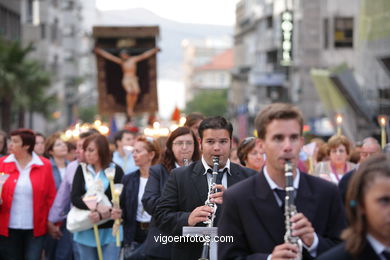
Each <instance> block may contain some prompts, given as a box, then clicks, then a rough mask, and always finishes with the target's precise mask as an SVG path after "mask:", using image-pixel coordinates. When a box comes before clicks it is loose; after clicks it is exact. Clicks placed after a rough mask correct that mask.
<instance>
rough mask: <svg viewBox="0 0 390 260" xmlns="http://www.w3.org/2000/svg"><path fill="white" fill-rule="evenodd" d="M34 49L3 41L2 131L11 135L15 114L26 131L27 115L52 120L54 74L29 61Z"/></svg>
mask: <svg viewBox="0 0 390 260" xmlns="http://www.w3.org/2000/svg"><path fill="white" fill-rule="evenodd" d="M31 51H33V46H32V45H29V46H27V47H22V46H21V44H20V42H17V41H7V40H5V39H3V38H1V37H0V109H1V127H2V128H3V129H4V130H6V131H9V129H10V127H11V124H12V123H13V122H12V121H13V120H14V119H15V118H14V117H13V116H12V114H14V113H15V112H17V114H18V115H19V118H18V121H19V122H20V123H19V127H23V123H24V114H25V113H26V112H30V113H31V114H32V112H38V113H41V114H43V115H44V116H46V117H48V116H49V115H50V112H51V109H50V108H51V107H53V106H54V105H55V97H54V96H50V95H48V93H47V90H48V88H49V86H50V74H49V73H48V72H46V71H45V70H44V68H43V66H42V65H41V64H40V63H39V62H38V61H35V60H31V59H29V58H28V54H29V53H30V52H31Z"/></svg>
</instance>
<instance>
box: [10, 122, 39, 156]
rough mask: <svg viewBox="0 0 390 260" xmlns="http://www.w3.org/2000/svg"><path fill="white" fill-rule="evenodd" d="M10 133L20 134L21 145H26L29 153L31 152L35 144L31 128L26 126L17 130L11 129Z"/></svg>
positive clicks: (12, 134)
mask: <svg viewBox="0 0 390 260" xmlns="http://www.w3.org/2000/svg"><path fill="white" fill-rule="evenodd" d="M10 135H11V136H20V138H22V146H25V145H27V146H28V150H27V152H28V153H29V154H32V152H33V151H34V146H35V133H34V131H33V130H31V129H27V128H19V129H17V130H14V131H12V132H11V134H10Z"/></svg>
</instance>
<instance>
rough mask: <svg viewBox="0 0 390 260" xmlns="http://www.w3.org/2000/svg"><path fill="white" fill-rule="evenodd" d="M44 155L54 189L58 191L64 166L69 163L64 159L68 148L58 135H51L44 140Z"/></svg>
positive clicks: (63, 173)
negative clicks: (54, 184) (49, 167)
mask: <svg viewBox="0 0 390 260" xmlns="http://www.w3.org/2000/svg"><path fill="white" fill-rule="evenodd" d="M44 154H45V156H46V157H47V158H49V160H50V162H51V165H52V167H53V176H54V181H55V183H56V188H57V189H58V187H59V186H60V184H61V181H62V179H63V178H64V175H65V169H66V165H68V163H69V161H68V160H67V159H66V157H67V156H68V147H67V145H66V143H65V142H64V141H63V140H62V139H61V137H60V135H59V134H58V133H56V134H53V135H51V136H49V137H48V138H47V139H46V142H45V153H44Z"/></svg>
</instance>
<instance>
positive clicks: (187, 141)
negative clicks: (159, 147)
mask: <svg viewBox="0 0 390 260" xmlns="http://www.w3.org/2000/svg"><path fill="white" fill-rule="evenodd" d="M198 147H199V145H198V142H197V140H196V137H195V134H194V133H193V132H192V131H191V130H190V129H189V128H187V127H179V128H177V129H176V130H175V131H173V132H172V133H171V135H170V136H169V138H168V140H167V143H166V150H165V152H164V154H163V155H162V158H161V161H160V163H159V164H157V165H154V166H153V167H151V168H150V177H149V180H148V183H147V184H146V187H145V193H144V196H143V199H142V203H143V204H144V207H145V210H146V211H147V212H148V213H149V214H150V215H152V216H153V214H154V210H155V208H156V206H157V204H158V201H159V198H160V196H161V193H162V191H163V189H164V185H165V182H166V181H167V179H168V177H169V173H170V172H171V170H172V169H174V168H176V167H182V166H186V164H189V163H191V162H194V161H197V160H199V158H200V153H199V150H198ZM159 234H164V233H163V232H162V231H160V230H159V229H158V228H157V227H156V226H155V222H154V218H153V217H152V221H151V227H150V229H149V234H148V237H147V239H146V246H145V249H146V252H147V255H148V259H170V258H171V247H170V245H169V244H167V245H163V244H162V243H156V241H155V240H154V236H159Z"/></svg>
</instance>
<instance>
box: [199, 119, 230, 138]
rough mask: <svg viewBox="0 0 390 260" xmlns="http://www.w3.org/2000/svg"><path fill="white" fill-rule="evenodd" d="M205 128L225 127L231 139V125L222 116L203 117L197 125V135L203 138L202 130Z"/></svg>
mask: <svg viewBox="0 0 390 260" xmlns="http://www.w3.org/2000/svg"><path fill="white" fill-rule="evenodd" d="M207 129H225V130H227V131H228V132H229V137H230V139H232V135H233V126H232V124H231V123H230V122H229V121H227V120H226V118H224V117H222V116H213V117H208V118H206V119H204V120H203V121H202V122H201V123H200V125H199V129H198V132H199V137H200V139H203V132H204V131H205V130H207Z"/></svg>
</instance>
